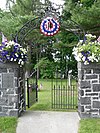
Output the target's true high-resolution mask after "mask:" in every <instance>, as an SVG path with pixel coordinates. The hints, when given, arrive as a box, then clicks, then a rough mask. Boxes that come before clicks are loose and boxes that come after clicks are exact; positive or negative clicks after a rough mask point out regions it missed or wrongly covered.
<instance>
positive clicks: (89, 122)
mask: <svg viewBox="0 0 100 133" xmlns="http://www.w3.org/2000/svg"><path fill="white" fill-rule="evenodd" d="M78 133H100V119H83V120H80V125H79V132H78Z"/></svg>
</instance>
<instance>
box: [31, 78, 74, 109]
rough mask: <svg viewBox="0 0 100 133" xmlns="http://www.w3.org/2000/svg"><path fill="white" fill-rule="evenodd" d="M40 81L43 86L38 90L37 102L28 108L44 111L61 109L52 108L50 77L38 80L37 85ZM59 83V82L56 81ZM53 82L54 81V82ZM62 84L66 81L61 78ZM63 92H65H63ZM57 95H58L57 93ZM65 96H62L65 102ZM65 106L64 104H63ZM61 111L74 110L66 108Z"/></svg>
mask: <svg viewBox="0 0 100 133" xmlns="http://www.w3.org/2000/svg"><path fill="white" fill-rule="evenodd" d="M40 83H42V85H43V88H42V89H41V90H39V91H38V102H37V103H35V104H33V105H32V106H31V107H30V108H29V110H44V111H53V110H56V111H61V109H52V105H51V104H52V103H51V101H52V99H51V98H52V96H51V83H52V82H51V80H50V79H41V80H39V83H38V84H39V85H40ZM58 83H59V82H58ZM54 84H55V82H54ZM62 84H63V85H65V84H66V81H65V80H63V81H62ZM63 93H65V92H63ZM64 95H65V94H64ZM58 97H59V95H58ZM69 99H70V96H69ZM65 100H66V99H65V97H64V96H63V97H62V102H65ZM75 100H76V97H75ZM57 102H59V100H57ZM69 102H71V100H69ZM64 106H65V105H64ZM63 111H76V110H71V109H70V110H66V109H63Z"/></svg>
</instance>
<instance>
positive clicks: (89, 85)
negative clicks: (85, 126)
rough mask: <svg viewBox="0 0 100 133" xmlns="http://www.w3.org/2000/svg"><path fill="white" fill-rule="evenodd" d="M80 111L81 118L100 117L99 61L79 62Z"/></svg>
mask: <svg viewBox="0 0 100 133" xmlns="http://www.w3.org/2000/svg"><path fill="white" fill-rule="evenodd" d="M78 113H79V115H80V117H81V118H100V64H99V63H90V64H89V65H84V64H83V63H81V62H79V63H78Z"/></svg>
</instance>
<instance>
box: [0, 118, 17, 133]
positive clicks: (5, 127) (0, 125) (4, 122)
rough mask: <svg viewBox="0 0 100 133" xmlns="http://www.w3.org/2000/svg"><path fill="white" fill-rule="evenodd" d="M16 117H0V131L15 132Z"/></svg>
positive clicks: (1, 132)
mask: <svg viewBox="0 0 100 133" xmlns="http://www.w3.org/2000/svg"><path fill="white" fill-rule="evenodd" d="M16 126H17V118H15V117H0V133H16Z"/></svg>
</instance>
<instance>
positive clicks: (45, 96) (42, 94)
mask: <svg viewBox="0 0 100 133" xmlns="http://www.w3.org/2000/svg"><path fill="white" fill-rule="evenodd" d="M40 83H42V86H43V88H42V89H41V90H39V91H38V102H37V103H35V104H33V105H32V106H31V107H30V108H29V110H48V111H49V110H51V82H50V80H48V79H47V80H46V79H45V80H39V84H40Z"/></svg>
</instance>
